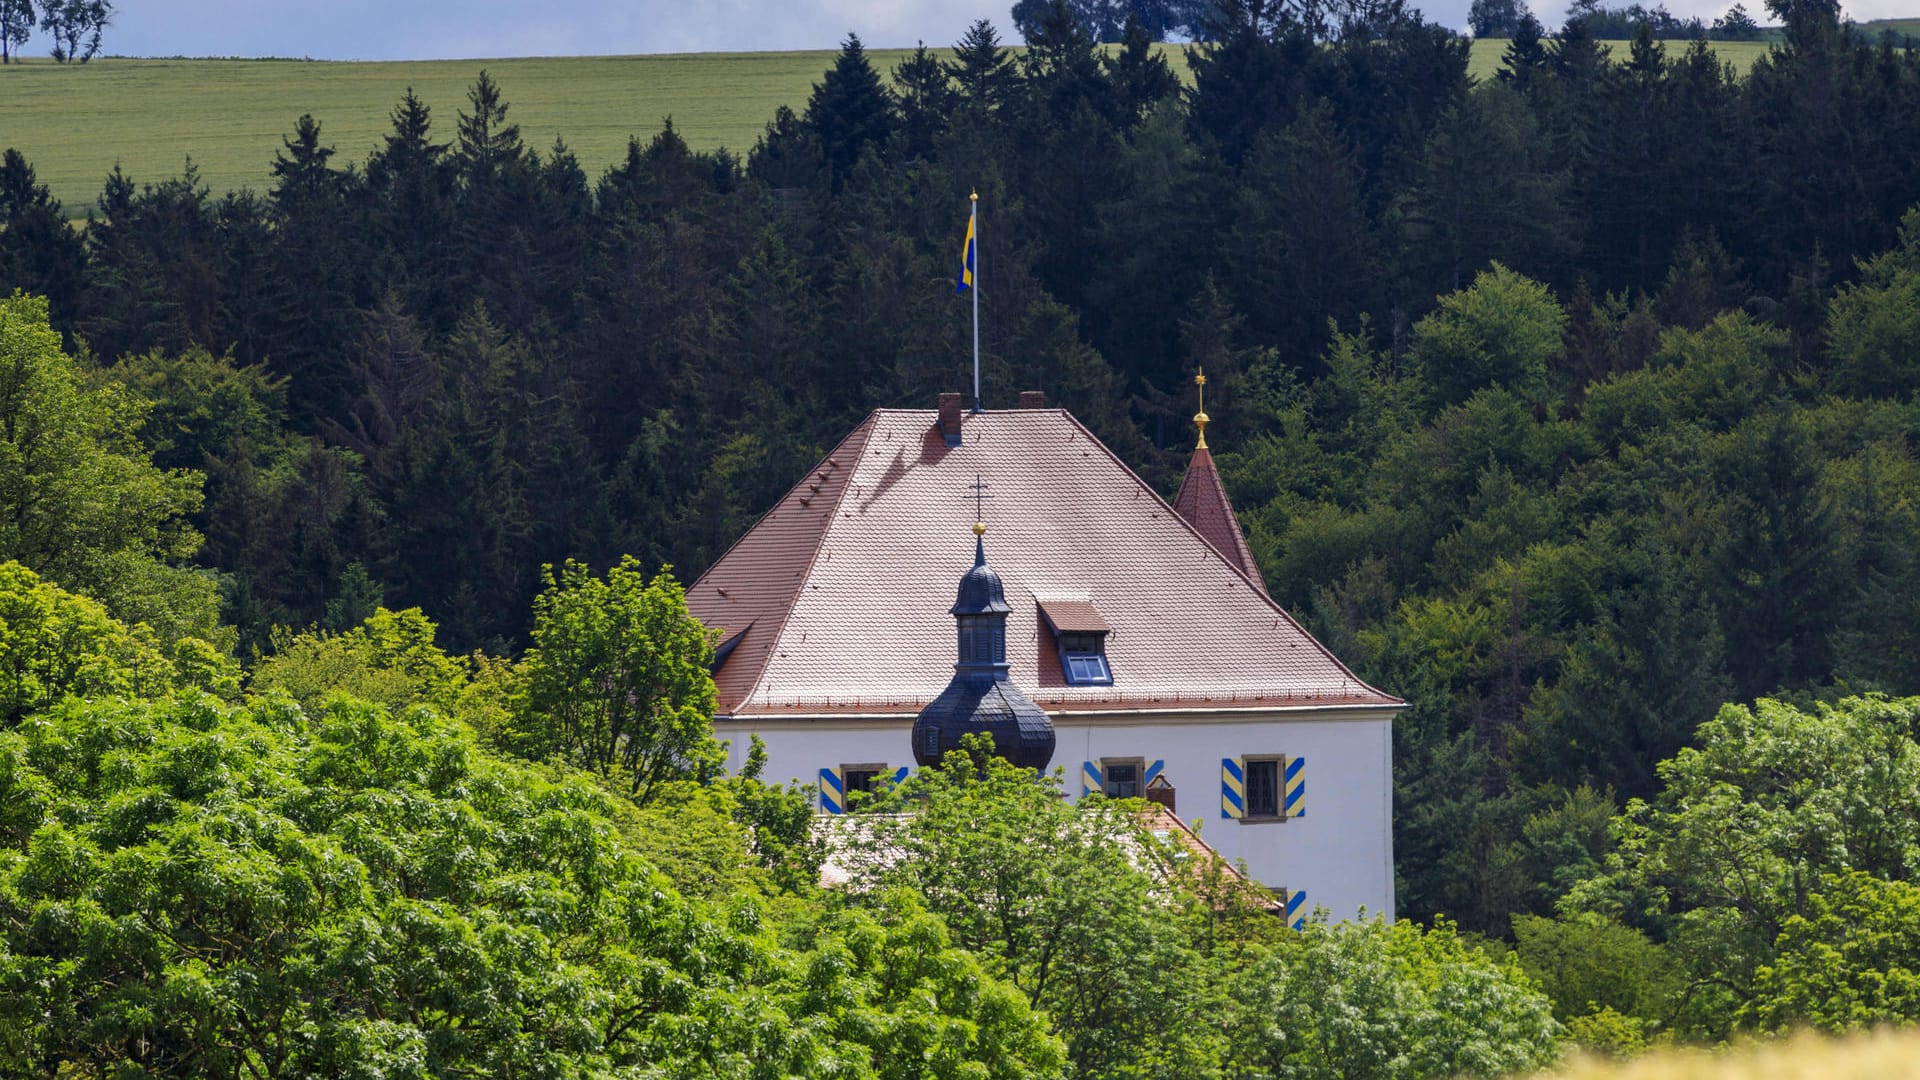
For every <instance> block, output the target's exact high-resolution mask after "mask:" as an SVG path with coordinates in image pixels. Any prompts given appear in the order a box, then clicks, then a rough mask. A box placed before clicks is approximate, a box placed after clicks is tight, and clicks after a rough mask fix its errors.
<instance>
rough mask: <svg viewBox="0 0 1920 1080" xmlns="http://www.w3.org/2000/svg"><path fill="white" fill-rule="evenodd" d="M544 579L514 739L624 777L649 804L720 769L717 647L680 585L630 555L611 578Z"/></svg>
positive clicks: (580, 568)
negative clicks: (649, 574) (672, 785)
mask: <svg viewBox="0 0 1920 1080" xmlns="http://www.w3.org/2000/svg"><path fill="white" fill-rule="evenodd" d="M545 579H546V590H545V591H544V592H542V593H541V594H540V596H539V598H538V599H536V600H535V601H534V604H533V648H532V649H531V650H529V651H528V653H527V658H526V661H525V666H526V689H525V691H524V697H523V698H522V699H521V701H520V702H519V703H518V705H517V707H516V711H515V717H514V730H513V733H512V736H511V740H512V742H513V744H514V745H516V746H518V747H520V748H522V749H523V750H525V751H527V752H529V753H532V754H535V755H538V756H551V757H557V758H562V759H564V760H568V761H572V762H576V763H578V764H579V765H581V766H583V767H585V768H589V769H592V770H594V771H596V772H598V773H600V774H601V775H602V776H607V777H610V778H615V779H617V780H618V782H619V783H620V784H621V786H623V787H625V788H626V789H627V790H628V792H629V793H630V794H631V795H632V796H633V798H634V801H635V802H637V803H640V804H642V805H645V804H646V803H647V801H648V800H649V799H651V798H652V797H653V796H654V795H655V794H656V791H657V788H658V786H659V785H660V784H661V783H664V782H666V781H669V780H683V779H696V780H704V779H708V778H711V777H712V776H714V775H715V774H716V773H718V771H719V769H720V766H721V764H722V763H723V762H724V760H725V754H724V752H723V750H722V748H721V746H720V744H719V743H717V742H715V741H714V738H713V707H714V688H713V678H712V676H710V675H709V674H708V671H709V669H710V668H711V667H712V665H713V645H714V642H713V638H712V635H710V634H709V633H708V631H707V630H706V629H705V628H704V627H702V626H701V625H700V624H699V623H698V622H697V621H695V620H694V618H693V616H691V615H689V614H688V613H687V603H686V594H685V592H684V591H683V590H682V589H681V587H680V584H679V583H678V582H676V581H674V580H673V578H672V577H671V576H670V575H668V574H667V573H666V572H665V571H664V570H663V571H661V572H660V573H657V574H655V575H654V576H653V578H652V580H648V579H647V578H646V576H645V575H644V574H642V573H641V570H640V564H639V562H638V561H636V560H635V559H633V558H632V557H631V556H629V557H626V558H623V559H621V560H620V562H619V564H618V565H616V566H614V567H613V568H612V569H610V570H608V571H607V576H606V577H605V578H601V577H598V576H596V575H595V574H594V573H593V571H592V570H591V569H589V568H588V567H587V566H586V565H585V564H584V563H579V562H574V561H572V560H568V561H567V562H566V563H565V564H564V565H562V566H561V567H560V568H559V570H558V572H557V573H556V572H555V571H554V569H553V568H552V567H548V568H547V569H546V571H545Z"/></svg>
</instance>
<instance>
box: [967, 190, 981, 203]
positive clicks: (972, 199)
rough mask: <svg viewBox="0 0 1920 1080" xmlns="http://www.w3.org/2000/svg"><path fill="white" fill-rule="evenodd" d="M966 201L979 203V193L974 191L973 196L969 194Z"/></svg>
mask: <svg viewBox="0 0 1920 1080" xmlns="http://www.w3.org/2000/svg"><path fill="white" fill-rule="evenodd" d="M967 201H968V202H979V201H980V192H979V191H978V190H975V191H974V193H973V194H971V195H969V196H967Z"/></svg>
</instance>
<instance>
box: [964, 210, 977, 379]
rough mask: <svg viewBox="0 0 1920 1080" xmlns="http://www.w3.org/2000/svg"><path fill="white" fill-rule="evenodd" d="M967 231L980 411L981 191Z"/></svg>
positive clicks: (975, 377)
mask: <svg viewBox="0 0 1920 1080" xmlns="http://www.w3.org/2000/svg"><path fill="white" fill-rule="evenodd" d="M971 202H972V209H971V210H969V211H968V213H969V215H970V216H969V217H968V218H967V232H969V233H971V234H972V235H973V252H972V255H973V411H974V412H979V411H980V193H979V192H978V191H976V192H974V193H973V195H972V197H971Z"/></svg>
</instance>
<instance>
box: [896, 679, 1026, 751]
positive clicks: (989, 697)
mask: <svg viewBox="0 0 1920 1080" xmlns="http://www.w3.org/2000/svg"><path fill="white" fill-rule="evenodd" d="M978 734H985V735H990V736H992V737H993V752H994V753H995V754H996V755H998V756H999V757H1003V758H1006V759H1007V760H1008V761H1010V762H1012V763H1013V764H1015V765H1020V766H1024V767H1025V768H1029V769H1036V770H1038V769H1045V768H1046V767H1047V764H1048V763H1049V762H1051V761H1052V760H1053V721H1051V720H1049V719H1047V714H1046V712H1045V711H1044V710H1042V709H1041V708H1040V706H1038V705H1035V704H1034V703H1033V699H1032V698H1029V697H1028V696H1027V695H1025V694H1023V693H1021V692H1020V688H1019V687H1018V686H1015V685H1014V684H1013V683H1011V682H1008V681H1007V680H1006V679H1004V678H999V679H996V678H994V677H993V676H992V675H989V674H985V673H967V672H955V673H954V676H953V681H952V682H950V683H948V684H947V688H946V689H945V690H942V691H941V692H940V696H939V697H937V698H934V699H933V701H932V702H931V703H930V704H928V705H927V707H926V708H924V709H922V710H920V715H919V716H918V717H915V718H914V721H913V760H915V761H916V762H919V763H920V766H921V767H922V768H925V767H926V766H928V765H937V764H939V763H940V759H941V758H942V757H944V756H946V754H947V752H948V751H950V750H958V749H960V739H961V738H962V737H963V736H966V735H978Z"/></svg>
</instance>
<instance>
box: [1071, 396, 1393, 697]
mask: <svg viewBox="0 0 1920 1080" xmlns="http://www.w3.org/2000/svg"><path fill="white" fill-rule="evenodd" d="M1060 412H1061V413H1062V414H1064V415H1065V416H1066V418H1067V422H1068V423H1070V424H1072V425H1073V426H1074V427H1076V428H1078V429H1080V431H1081V432H1082V433H1083V434H1085V435H1086V436H1087V439H1088V440H1089V441H1090V442H1092V443H1093V445H1095V446H1097V447H1099V448H1100V449H1101V451H1102V452H1104V453H1105V454H1106V455H1107V457H1108V458H1109V459H1111V460H1112V461H1113V463H1114V464H1115V465H1118V466H1119V467H1120V469H1121V471H1122V472H1124V473H1125V474H1126V475H1127V477H1128V478H1129V479H1131V480H1132V481H1133V482H1134V483H1135V484H1138V485H1139V486H1140V487H1141V488H1142V489H1143V490H1145V491H1146V493H1147V494H1148V495H1150V496H1152V497H1153V498H1155V499H1158V500H1159V502H1160V505H1162V506H1164V507H1166V508H1167V512H1168V513H1169V514H1170V515H1172V517H1173V519H1174V520H1175V521H1178V522H1179V523H1180V524H1181V525H1183V526H1185V527H1186V530H1187V531H1188V532H1190V533H1192V534H1193V535H1194V537H1195V539H1197V540H1199V541H1200V543H1201V545H1202V546H1203V547H1205V548H1206V550H1208V551H1211V552H1213V556H1214V558H1216V559H1219V560H1220V562H1221V563H1222V564H1224V565H1225V566H1226V567H1227V569H1229V570H1231V571H1233V572H1234V573H1235V574H1238V575H1239V576H1240V577H1241V579H1242V580H1244V581H1246V583H1247V585H1248V587H1249V588H1251V589H1253V592H1254V595H1255V596H1258V597H1259V598H1260V599H1262V600H1264V601H1266V602H1267V606H1268V607H1271V608H1272V609H1273V610H1274V611H1275V612H1276V613H1277V614H1279V616H1280V617H1281V618H1283V619H1285V620H1287V622H1288V624H1289V625H1291V626H1292V627H1293V628H1294V629H1295V630H1298V631H1299V632H1300V636H1301V637H1303V638H1306V639H1307V640H1308V641H1309V642H1312V643H1313V647H1314V648H1315V649H1317V650H1319V652H1320V655H1321V656H1324V657H1326V658H1327V659H1328V660H1330V661H1332V662H1333V664H1334V666H1335V667H1337V668H1339V669H1340V671H1341V673H1342V674H1344V675H1346V677H1347V678H1349V679H1352V680H1353V681H1354V683H1355V685H1357V686H1359V687H1360V688H1362V689H1364V690H1371V691H1373V692H1374V693H1376V694H1379V695H1380V696H1381V697H1385V698H1391V699H1393V700H1395V701H1399V700H1400V699H1399V698H1396V697H1394V695H1392V694H1389V693H1387V692H1386V691H1385V690H1382V689H1380V688H1379V687H1377V686H1375V685H1373V684H1372V683H1370V682H1368V681H1367V680H1365V679H1362V678H1361V677H1360V676H1358V675H1355V674H1354V673H1353V669H1352V668H1350V667H1348V666H1347V665H1346V664H1344V663H1342V662H1341V660H1340V658H1339V657H1337V656H1335V655H1333V650H1332V649H1329V648H1327V647H1326V645H1324V644H1322V643H1321V641H1320V639H1319V638H1317V637H1314V636H1313V635H1312V634H1310V633H1308V632H1307V628H1306V627H1304V626H1302V625H1300V620H1298V619H1296V618H1294V617H1293V615H1292V613H1290V612H1289V611H1287V609H1286V608H1284V607H1281V606H1280V602H1279V601H1278V600H1275V599H1274V598H1273V597H1272V596H1271V595H1269V594H1268V593H1267V590H1266V586H1265V585H1256V584H1255V583H1254V581H1253V579H1252V578H1251V577H1249V576H1248V575H1247V572H1246V571H1245V570H1243V569H1241V568H1240V567H1238V566H1235V565H1234V563H1233V560H1232V559H1229V558H1227V557H1226V556H1225V555H1224V554H1222V553H1221V552H1220V549H1218V548H1216V547H1214V546H1213V541H1211V540H1208V539H1207V538H1206V537H1205V536H1203V535H1201V533H1200V530H1198V529H1196V528H1194V527H1193V522H1191V521H1188V520H1187V519H1186V518H1184V517H1182V516H1180V512H1179V511H1178V510H1175V509H1174V508H1173V504H1172V503H1169V502H1168V501H1167V500H1165V499H1163V498H1161V497H1160V493H1159V492H1157V491H1155V490H1153V488H1152V487H1151V486H1149V485H1148V484H1147V482H1146V481H1145V480H1142V479H1140V474H1139V473H1137V472H1134V471H1133V467H1132V466H1130V465H1128V464H1127V463H1126V462H1125V461H1124V460H1122V459H1121V457H1120V455H1119V454H1116V453H1114V452H1113V448H1112V447H1110V446H1108V445H1107V444H1106V443H1105V442H1104V441H1102V440H1101V439H1100V437H1099V436H1097V435H1095V434H1094V433H1093V430H1092V429H1091V428H1089V427H1087V426H1086V425H1085V424H1083V423H1081V422H1080V418H1079V417H1077V416H1075V415H1073V414H1072V413H1070V412H1067V410H1065V409H1061V410H1060ZM1207 456H1208V458H1209V459H1211V458H1212V456H1213V455H1212V453H1211V452H1209V453H1208V455H1207Z"/></svg>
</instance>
